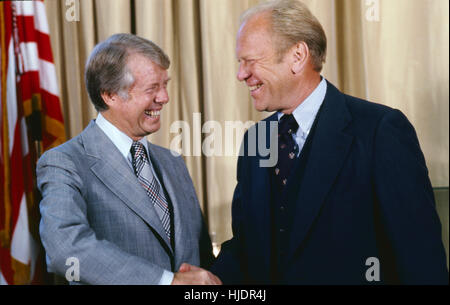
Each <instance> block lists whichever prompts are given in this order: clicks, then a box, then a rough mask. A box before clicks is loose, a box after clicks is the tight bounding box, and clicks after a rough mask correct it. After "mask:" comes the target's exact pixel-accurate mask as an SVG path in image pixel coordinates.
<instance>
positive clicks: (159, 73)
mask: <svg viewBox="0 0 450 305" xmlns="http://www.w3.org/2000/svg"><path fill="white" fill-rule="evenodd" d="M127 68H128V69H129V71H130V72H131V73H132V74H133V76H134V78H135V81H136V82H139V81H140V80H143V81H146V82H148V81H155V82H156V81H165V80H166V79H168V72H167V70H166V69H164V68H163V67H161V66H160V65H158V64H156V63H154V62H153V61H152V60H151V59H149V58H147V57H145V56H143V55H141V54H131V55H130V56H129V58H128V61H127Z"/></svg>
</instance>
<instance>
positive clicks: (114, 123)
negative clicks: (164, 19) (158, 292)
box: [37, 34, 220, 284]
mask: <svg viewBox="0 0 450 305" xmlns="http://www.w3.org/2000/svg"><path fill="white" fill-rule="evenodd" d="M169 65H170V61H169V59H168V57H167V56H166V55H165V54H164V52H163V51H162V50H161V49H160V48H159V47H158V46H156V45H155V44H154V43H152V42H151V41H148V40H146V39H143V38H140V37H137V36H134V35H131V34H116V35H113V36H111V37H110V38H109V39H107V40H106V41H104V42H102V43H100V44H99V45H97V46H96V47H95V49H94V50H93V52H92V54H91V56H90V58H89V60H88V62H87V65H86V75H85V76H86V87H87V89H88V93H89V96H90V98H91V101H92V102H93V104H94V106H95V108H96V109H97V110H98V111H99V114H98V117H97V119H96V120H95V121H92V122H91V123H90V124H89V126H88V127H87V128H86V129H85V130H84V131H83V132H82V133H81V134H80V135H78V136H77V137H75V138H74V139H72V140H70V141H68V142H67V143H65V144H63V145H61V146H59V147H57V148H55V149H53V150H50V151H49V152H47V153H45V154H44V155H43V156H42V158H41V159H40V160H39V163H38V167H37V177H38V187H39V189H40V191H41V193H42V196H43V199H42V201H41V204H40V208H41V214H42V221H41V225H40V234H41V238H42V242H43V244H44V247H45V250H46V254H47V264H48V269H49V271H51V272H55V273H58V274H60V275H64V274H65V273H66V270H67V268H68V267H67V266H66V261H67V259H69V258H70V259H71V260H73V258H75V259H77V260H78V262H79V276H80V283H86V284H220V280H219V279H218V278H217V277H215V276H214V275H213V274H211V273H210V272H208V271H206V270H204V269H201V268H199V267H195V268H191V269H190V271H187V272H182V273H180V272H176V271H177V270H179V268H180V267H181V266H182V263H183V262H186V263H189V264H192V265H195V266H202V267H207V266H208V265H209V264H210V263H211V261H212V255H211V243H210V239H209V236H208V232H207V229H206V227H205V224H204V222H203V218H202V213H201V210H200V206H199V203H198V200H197V196H196V194H195V190H194V187H193V184H192V181H191V178H190V176H189V173H188V171H187V169H186V166H185V164H184V162H183V160H182V158H181V157H174V156H173V155H172V153H171V152H170V151H169V150H167V149H165V148H162V147H159V146H157V145H154V144H151V143H149V142H148V141H147V140H146V139H145V136H147V135H149V134H151V133H153V132H156V131H158V130H159V128H160V113H161V111H162V109H163V107H164V106H165V105H166V104H167V103H168V101H169V96H168V94H167V83H168V82H169V80H170V78H169V76H168V72H167V69H168V67H169Z"/></svg>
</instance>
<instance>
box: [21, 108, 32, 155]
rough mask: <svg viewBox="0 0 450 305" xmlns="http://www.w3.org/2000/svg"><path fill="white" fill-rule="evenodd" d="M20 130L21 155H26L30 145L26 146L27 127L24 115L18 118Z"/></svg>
mask: <svg viewBox="0 0 450 305" xmlns="http://www.w3.org/2000/svg"><path fill="white" fill-rule="evenodd" d="M20 125H21V126H20V132H21V133H22V135H21V140H22V156H26V155H28V152H29V151H30V147H29V146H28V128H27V122H26V120H25V117H22V119H21V120H20Z"/></svg>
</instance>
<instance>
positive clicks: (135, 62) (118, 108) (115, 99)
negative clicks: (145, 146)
mask: <svg viewBox="0 0 450 305" xmlns="http://www.w3.org/2000/svg"><path fill="white" fill-rule="evenodd" d="M127 68H128V71H129V72H130V73H131V74H132V75H133V78H134V84H133V85H132V86H131V88H130V89H129V90H128V99H125V98H123V97H121V96H120V95H119V94H112V95H108V94H102V97H103V99H104V100H105V103H106V104H107V105H108V107H109V109H108V110H106V111H104V112H102V115H103V116H104V117H105V118H106V119H107V120H108V121H110V122H111V123H112V124H113V125H114V126H116V127H117V128H118V129H119V130H121V131H122V132H124V133H125V134H126V135H128V136H129V137H130V138H132V139H133V140H134V141H137V140H140V139H141V138H143V137H145V136H147V135H149V134H151V133H154V132H156V131H158V130H159V128H160V127H161V124H160V112H161V110H162V108H163V106H164V105H165V104H167V103H168V102H169V95H168V93H167V83H168V82H169V80H170V79H169V77H168V73H167V70H165V69H163V68H162V67H160V66H159V65H157V64H155V63H154V62H152V61H151V60H150V59H148V58H146V57H144V56H142V55H139V54H134V55H132V56H130V58H129V59H128V62H127Z"/></svg>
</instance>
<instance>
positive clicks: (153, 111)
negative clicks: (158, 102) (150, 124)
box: [144, 110, 161, 118]
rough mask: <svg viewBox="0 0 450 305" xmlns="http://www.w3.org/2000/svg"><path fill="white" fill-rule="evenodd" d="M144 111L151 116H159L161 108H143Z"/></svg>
mask: <svg viewBox="0 0 450 305" xmlns="http://www.w3.org/2000/svg"><path fill="white" fill-rule="evenodd" d="M144 113H145V115H147V116H149V117H151V118H159V116H160V115H161V110H145V111H144Z"/></svg>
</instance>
